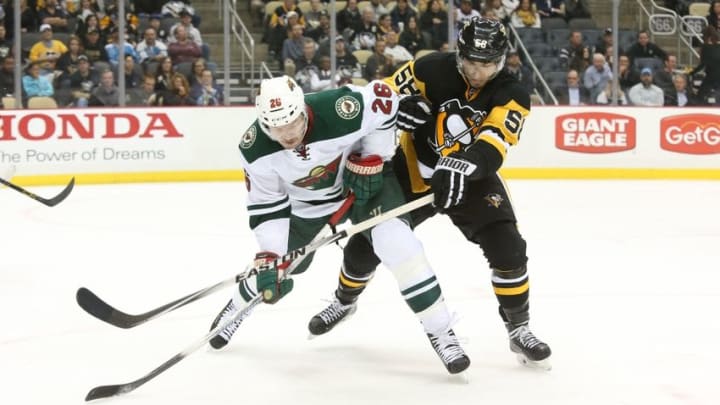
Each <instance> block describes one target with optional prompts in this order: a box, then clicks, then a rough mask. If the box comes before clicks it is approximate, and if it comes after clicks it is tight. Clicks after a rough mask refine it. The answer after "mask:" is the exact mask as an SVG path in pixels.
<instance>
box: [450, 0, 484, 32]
mask: <svg viewBox="0 0 720 405" xmlns="http://www.w3.org/2000/svg"><path fill="white" fill-rule="evenodd" d="M474 17H480V12H479V11H478V10H475V9H473V4H472V0H460V7H459V8H456V9H455V32H458V31H459V30H460V29H461V28H462V27H463V25H465V22H466V21H470V20H472V19H473V18H474Z"/></svg>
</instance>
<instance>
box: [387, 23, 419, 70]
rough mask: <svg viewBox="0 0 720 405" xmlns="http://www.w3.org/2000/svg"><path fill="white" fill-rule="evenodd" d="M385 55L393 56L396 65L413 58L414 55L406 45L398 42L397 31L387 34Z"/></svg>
mask: <svg viewBox="0 0 720 405" xmlns="http://www.w3.org/2000/svg"><path fill="white" fill-rule="evenodd" d="M385 56H389V57H391V58H392V60H393V62H394V63H395V66H399V65H401V64H403V63H405V62H408V61H411V60H412V59H413V55H412V54H411V53H410V52H409V51H408V50H407V49H405V47H404V46H402V45H399V44H398V34H397V32H395V31H390V32H389V33H388V34H387V35H385Z"/></svg>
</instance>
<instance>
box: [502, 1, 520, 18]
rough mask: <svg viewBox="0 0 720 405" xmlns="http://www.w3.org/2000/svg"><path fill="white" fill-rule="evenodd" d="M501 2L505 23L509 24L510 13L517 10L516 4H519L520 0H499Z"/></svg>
mask: <svg viewBox="0 0 720 405" xmlns="http://www.w3.org/2000/svg"><path fill="white" fill-rule="evenodd" d="M501 3H502V7H503V10H504V12H505V15H506V16H507V17H506V22H505V24H509V23H510V17H511V16H512V13H513V12H514V11H515V10H517V8H518V6H519V5H520V0H501Z"/></svg>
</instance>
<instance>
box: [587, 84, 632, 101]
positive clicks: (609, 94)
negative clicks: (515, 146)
mask: <svg viewBox="0 0 720 405" xmlns="http://www.w3.org/2000/svg"><path fill="white" fill-rule="evenodd" d="M613 99H614V97H613V82H612V81H609V82H607V84H606V85H605V88H604V89H603V91H601V92H600V94H598V96H597V98H596V99H595V104H599V105H609V104H612V102H613ZM617 99H618V105H627V104H628V101H627V97H625V93H624V92H623V91H622V90H620V91H618V97H617Z"/></svg>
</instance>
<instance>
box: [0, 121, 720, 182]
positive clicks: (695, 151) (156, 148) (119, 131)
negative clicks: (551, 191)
mask: <svg viewBox="0 0 720 405" xmlns="http://www.w3.org/2000/svg"><path fill="white" fill-rule="evenodd" d="M254 119H255V114H254V109H253V108H251V107H217V108H213V107H208V108H164V109H140V108H123V109H120V108H114V109H84V110H78V109H72V110H64V109H58V110H17V111H10V110H6V111H4V112H3V113H2V114H1V115H0V167H3V166H10V165H14V166H15V168H16V177H14V178H13V182H15V183H17V184H20V185H26V186H27V185H53V184H65V183H67V181H68V178H69V177H71V176H75V177H76V181H77V183H79V184H91V183H100V184H102V183H119V182H153V181H213V180H223V181H229V180H242V168H241V167H240V165H239V159H238V157H237V154H238V153H239V152H238V147H237V145H238V143H239V142H240V139H241V137H242V136H243V134H244V131H245V130H246V129H247V128H248V126H249V125H250V124H251V123H252V121H253V120H254ZM508 125H512V122H509V123H508ZM259 136H261V135H260V134H259ZM502 173H503V174H504V175H505V176H506V177H507V178H515V179H718V180H720V112H719V111H718V110H717V109H713V108H641V107H637V108H634V107H629V108H628V107H624V108H607V107H605V108H599V107H533V110H532V112H531V114H530V116H529V117H528V118H527V120H526V121H525V123H524V129H523V132H522V137H521V139H520V143H519V144H518V146H516V147H514V148H513V149H511V151H510V152H509V154H508V159H507V162H506V163H505V167H504V168H503V170H502Z"/></svg>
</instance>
